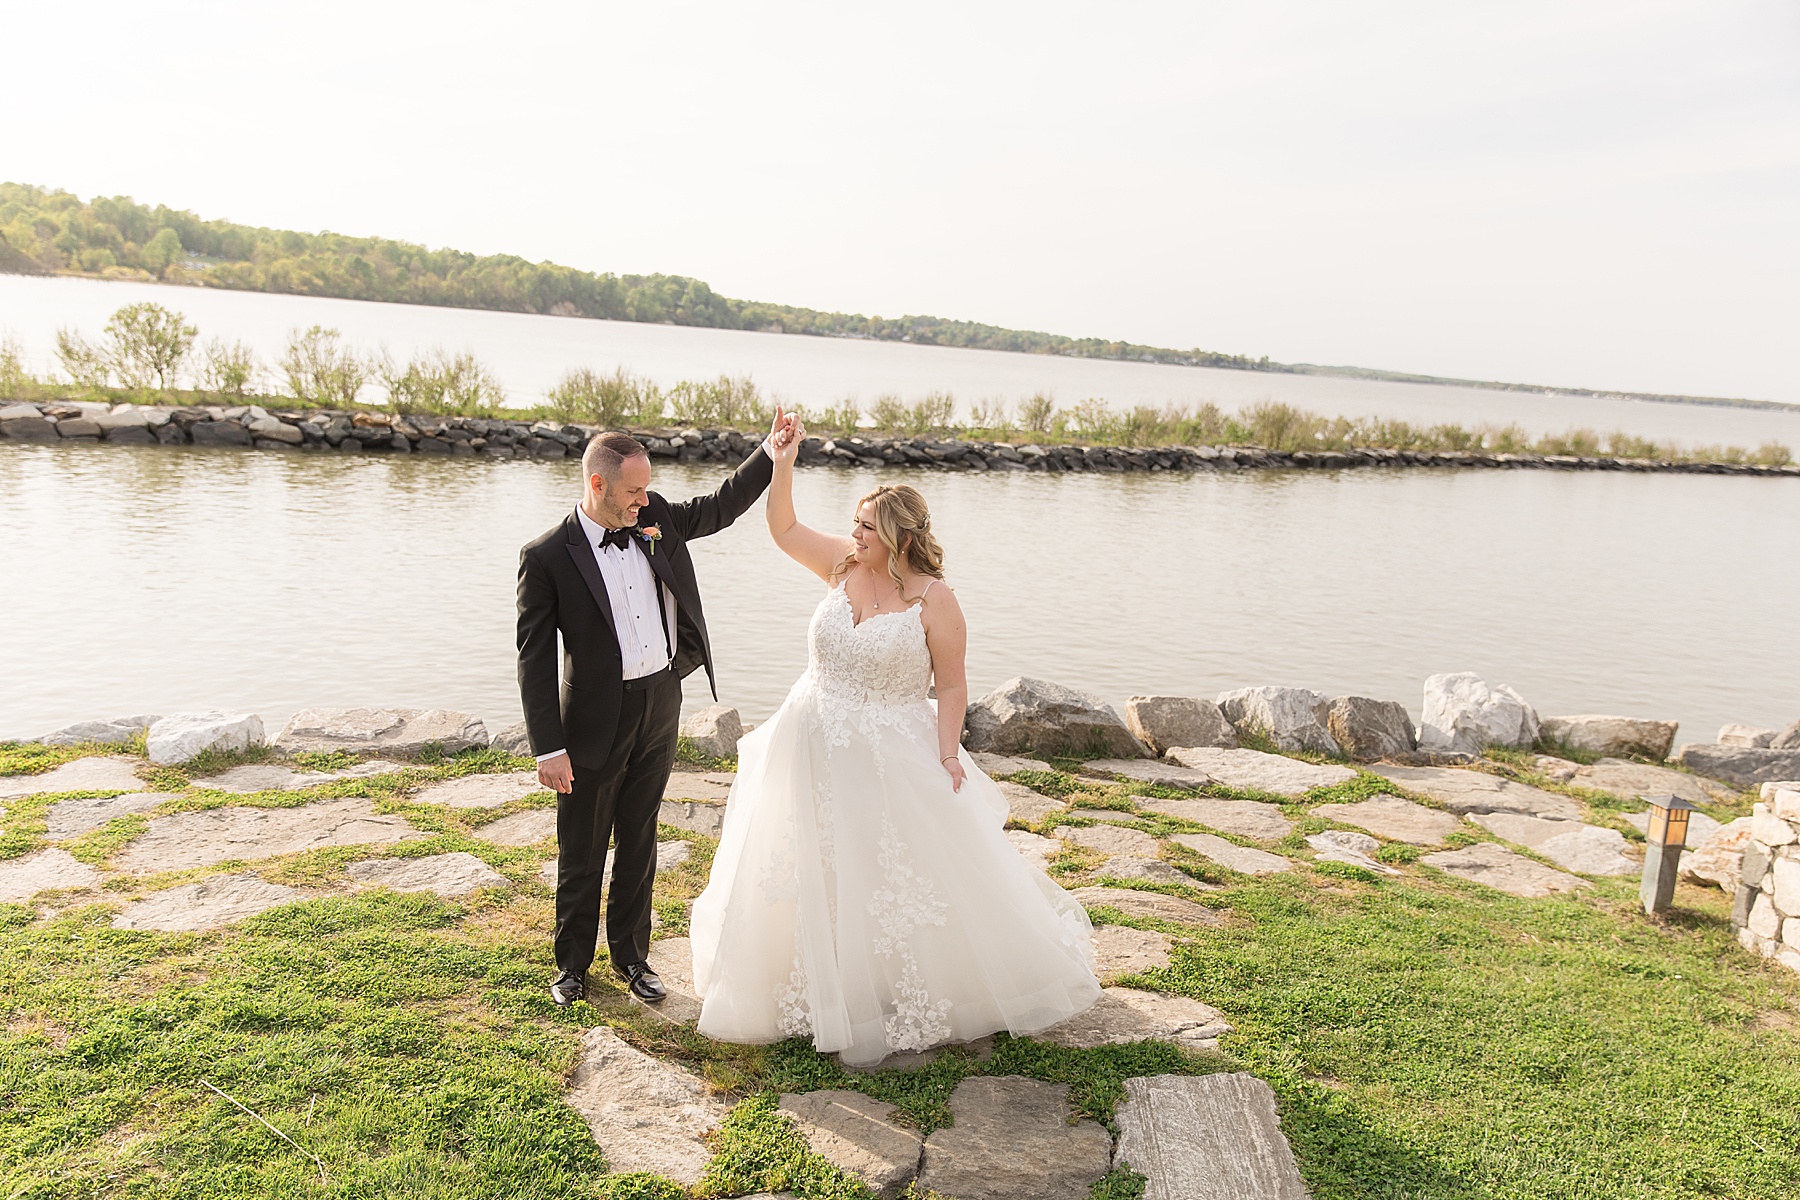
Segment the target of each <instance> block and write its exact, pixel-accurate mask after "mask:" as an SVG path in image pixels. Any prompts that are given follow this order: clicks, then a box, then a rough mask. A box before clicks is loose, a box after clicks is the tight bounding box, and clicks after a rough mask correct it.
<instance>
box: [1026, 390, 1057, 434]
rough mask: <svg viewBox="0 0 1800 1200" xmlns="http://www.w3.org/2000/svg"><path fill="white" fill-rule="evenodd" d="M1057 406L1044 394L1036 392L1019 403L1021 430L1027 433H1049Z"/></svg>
mask: <svg viewBox="0 0 1800 1200" xmlns="http://www.w3.org/2000/svg"><path fill="white" fill-rule="evenodd" d="M1055 413H1056V404H1055V403H1054V402H1053V401H1052V400H1051V399H1050V397H1048V396H1046V395H1045V394H1044V393H1042V392H1035V393H1033V394H1032V395H1031V397H1030V398H1029V399H1027V400H1023V401H1020V403H1019V428H1020V429H1022V430H1024V431H1025V432H1026V433H1049V432H1050V419H1051V417H1052V416H1054V415H1055Z"/></svg>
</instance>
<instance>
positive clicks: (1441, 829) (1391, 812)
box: [1311, 796, 1462, 846]
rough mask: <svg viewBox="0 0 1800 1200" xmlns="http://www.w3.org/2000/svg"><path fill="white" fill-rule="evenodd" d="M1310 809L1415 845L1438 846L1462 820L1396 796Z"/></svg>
mask: <svg viewBox="0 0 1800 1200" xmlns="http://www.w3.org/2000/svg"><path fill="white" fill-rule="evenodd" d="M1311 812H1312V815H1313V816H1315V817H1323V818H1325V819H1326V820H1327V821H1337V822H1339V823H1340V824H1344V825H1355V826H1357V827H1358V828H1359V829H1366V830H1368V831H1369V832H1370V833H1374V834H1379V835H1381V836H1382V837H1384V838H1387V839H1388V840H1389V841H1393V842H1408V843H1410V844H1412V845H1414V846H1441V845H1442V844H1443V842H1444V838H1445V837H1446V836H1447V835H1448V834H1449V833H1450V831H1451V830H1453V829H1455V828H1456V827H1457V826H1458V825H1460V824H1462V822H1460V821H1458V820H1457V819H1456V816H1455V814H1453V813H1447V812H1445V811H1443V810H1442V809H1437V808H1426V807H1425V806H1424V805H1423V804H1414V803H1413V802H1412V801H1411V800H1402V799H1401V798H1400V797H1398V796H1371V797H1369V798H1368V799H1367V800H1359V801H1357V802H1356V803H1355V804H1321V805H1319V807H1317V808H1315V809H1312V810H1311Z"/></svg>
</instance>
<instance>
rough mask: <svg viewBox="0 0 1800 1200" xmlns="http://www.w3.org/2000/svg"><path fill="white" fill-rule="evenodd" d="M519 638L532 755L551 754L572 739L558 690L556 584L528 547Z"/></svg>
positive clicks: (522, 565)
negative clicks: (568, 737)
mask: <svg viewBox="0 0 1800 1200" xmlns="http://www.w3.org/2000/svg"><path fill="white" fill-rule="evenodd" d="M518 642H519V701H520V703H521V704H522V705H523V707H524V709H525V732H526V735H527V736H528V737H529V738H530V739H531V752H532V753H533V754H548V753H549V752H550V751H552V750H559V749H561V748H563V747H565V746H567V745H568V744H569V743H568V741H567V740H566V739H565V737H564V736H563V723H562V704H561V701H560V699H559V696H558V689H557V662H556V584H555V583H554V582H553V581H552V580H551V578H550V573H549V572H548V571H546V570H545V569H544V568H543V566H542V565H541V564H539V563H537V562H535V561H533V559H532V555H531V550H530V549H529V548H527V549H525V550H522V551H520V552H519V636H518Z"/></svg>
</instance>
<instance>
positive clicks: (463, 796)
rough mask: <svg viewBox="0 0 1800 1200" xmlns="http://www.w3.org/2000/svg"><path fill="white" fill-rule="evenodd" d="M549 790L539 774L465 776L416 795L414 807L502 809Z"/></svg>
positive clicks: (449, 780)
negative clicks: (424, 805) (416, 805)
mask: <svg viewBox="0 0 1800 1200" xmlns="http://www.w3.org/2000/svg"><path fill="white" fill-rule="evenodd" d="M549 791H550V789H549V788H547V787H545V786H544V785H543V784H541V783H539V782H538V777H537V772H536V771H509V772H507V773H506V774H504V775H463V776H461V777H459V778H456V779H446V780H445V781H444V782H442V783H434V784H432V785H430V786H429V787H424V788H421V789H419V790H418V791H416V792H414V793H413V794H412V795H411V796H410V797H408V799H410V800H411V801H412V802H413V803H414V804H442V805H444V806H446V807H448V808H499V807H500V806H501V805H502V804H510V803H512V802H513V801H514V800H522V799H524V798H525V797H526V796H531V795H535V794H537V793H538V792H543V793H545V794H548V793H549Z"/></svg>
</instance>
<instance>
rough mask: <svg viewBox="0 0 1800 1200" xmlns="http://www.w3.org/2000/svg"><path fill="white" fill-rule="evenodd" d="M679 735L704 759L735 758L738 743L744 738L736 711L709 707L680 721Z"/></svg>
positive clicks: (719, 706)
mask: <svg viewBox="0 0 1800 1200" xmlns="http://www.w3.org/2000/svg"><path fill="white" fill-rule="evenodd" d="M681 733H682V736H684V737H687V738H691V739H692V740H693V743H694V745H695V746H696V747H697V748H698V749H699V751H700V753H702V754H704V755H706V756H707V757H708V758H736V757H737V748H738V739H739V738H741V737H743V736H744V722H743V719H742V718H741V717H739V716H738V710H737V709H735V708H727V707H726V706H725V705H723V704H709V705H707V706H706V707H705V708H703V709H701V710H700V711H699V712H696V713H694V714H692V715H691V716H688V717H685V718H683V720H682V722H681Z"/></svg>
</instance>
